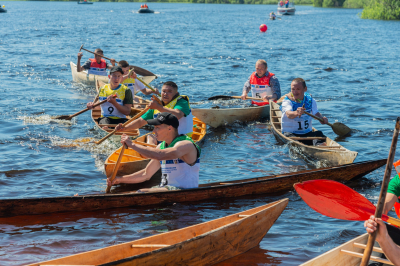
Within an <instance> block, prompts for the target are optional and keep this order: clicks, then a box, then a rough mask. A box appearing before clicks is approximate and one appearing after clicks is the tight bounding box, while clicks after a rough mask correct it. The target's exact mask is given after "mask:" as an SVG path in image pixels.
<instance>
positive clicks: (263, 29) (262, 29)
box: [260, 24, 268, 32]
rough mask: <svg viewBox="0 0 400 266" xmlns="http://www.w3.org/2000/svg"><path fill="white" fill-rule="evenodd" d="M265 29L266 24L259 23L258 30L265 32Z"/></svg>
mask: <svg viewBox="0 0 400 266" xmlns="http://www.w3.org/2000/svg"><path fill="white" fill-rule="evenodd" d="M267 29H268V27H267V25H265V24H261V25H260V31H261V32H266V31H267Z"/></svg>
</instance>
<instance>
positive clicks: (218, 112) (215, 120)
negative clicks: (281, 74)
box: [192, 105, 269, 128]
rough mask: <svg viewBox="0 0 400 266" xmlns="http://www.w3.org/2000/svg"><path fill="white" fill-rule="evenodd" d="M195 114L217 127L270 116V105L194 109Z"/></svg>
mask: <svg viewBox="0 0 400 266" xmlns="http://www.w3.org/2000/svg"><path fill="white" fill-rule="evenodd" d="M192 112H193V115H194V116H195V117H198V118H199V119H200V120H201V121H203V122H204V123H206V124H207V125H209V126H211V127H214V128H217V127H220V126H226V125H231V124H233V123H234V122H235V121H240V122H251V121H255V120H259V119H263V118H268V117H269V105H264V106H257V107H247V108H227V109H192Z"/></svg>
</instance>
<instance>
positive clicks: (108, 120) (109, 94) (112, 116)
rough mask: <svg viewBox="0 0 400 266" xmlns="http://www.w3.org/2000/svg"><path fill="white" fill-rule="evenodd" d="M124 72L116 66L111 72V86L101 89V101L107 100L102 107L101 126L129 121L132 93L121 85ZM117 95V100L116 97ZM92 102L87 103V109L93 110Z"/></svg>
mask: <svg viewBox="0 0 400 266" xmlns="http://www.w3.org/2000/svg"><path fill="white" fill-rule="evenodd" d="M123 74H124V72H123V71H122V68H121V67H119V66H114V67H112V68H111V70H110V84H106V85H104V86H103V87H101V88H100V91H99V101H103V100H106V99H107V102H106V103H103V104H102V105H100V107H101V117H99V119H98V121H97V122H98V123H99V125H107V124H118V123H125V122H126V121H127V120H128V119H127V118H126V116H127V115H129V114H130V112H131V108H132V105H133V96H132V91H131V90H130V89H129V88H128V87H127V86H125V85H122V84H120V83H121V81H122V77H123ZM115 94H116V95H117V97H116V98H115V97H114V95H115ZM93 104H94V103H92V102H90V103H87V105H86V106H87V108H89V109H92V108H93Z"/></svg>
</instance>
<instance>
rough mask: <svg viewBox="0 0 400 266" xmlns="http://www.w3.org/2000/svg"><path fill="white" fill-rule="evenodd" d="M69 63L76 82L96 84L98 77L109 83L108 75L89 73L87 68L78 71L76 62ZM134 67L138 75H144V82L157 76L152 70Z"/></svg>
mask: <svg viewBox="0 0 400 266" xmlns="http://www.w3.org/2000/svg"><path fill="white" fill-rule="evenodd" d="M69 64H70V66H71V73H72V79H73V81H75V82H79V83H84V84H87V85H95V80H96V78H97V79H98V80H99V81H102V82H104V83H108V81H109V79H108V76H99V75H92V74H88V73H87V71H86V70H84V71H81V72H78V71H77V69H76V64H74V63H72V62H70V63H69ZM134 68H135V72H136V73H137V74H138V75H141V76H143V77H142V80H143V81H144V82H146V83H147V84H148V83H150V82H151V81H153V80H154V79H156V78H157V76H156V75H154V74H153V73H151V72H150V71H148V70H146V69H143V68H140V67H137V66H134Z"/></svg>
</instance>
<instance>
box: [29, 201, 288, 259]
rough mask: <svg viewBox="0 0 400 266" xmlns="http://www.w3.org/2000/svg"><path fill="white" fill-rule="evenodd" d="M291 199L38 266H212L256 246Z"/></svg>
mask: <svg viewBox="0 0 400 266" xmlns="http://www.w3.org/2000/svg"><path fill="white" fill-rule="evenodd" d="M288 202H289V199H282V200H279V201H276V202H272V203H269V204H266V205H263V206H260V207H256V208H253V209H250V210H247V211H243V212H239V213H236V214H232V215H229V216H226V217H223V218H219V219H216V220H212V221H209V222H205V223H201V224H197V225H193V226H189V227H186V228H183V229H179V230H174V231H171V232H167V233H163V234H158V235H155V236H150V237H146V238H143V239H139V240H135V241H131V242H126V243H122V244H118V245H115V246H110V247H106V248H101V249H97V250H93V251H88V252H84V253H79V254H76V255H72V256H68V257H64V258H60V259H54V260H49V261H45V262H40V263H34V264H30V265H29V266H39V265H103V266H105V265H121V266H122V265H193V266H195V265H200V266H202V265H213V264H216V263H218V262H221V261H224V260H226V259H229V258H231V257H234V256H236V255H239V254H241V253H244V252H246V251H248V250H249V249H251V248H253V247H255V246H257V245H258V244H259V243H260V241H261V240H262V239H263V238H264V236H265V234H266V233H267V232H268V231H269V229H270V228H271V227H272V225H273V224H274V223H275V221H276V220H277V219H278V217H279V216H280V215H281V213H282V212H283V210H284V209H285V208H286V206H287V204H288Z"/></svg>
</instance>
